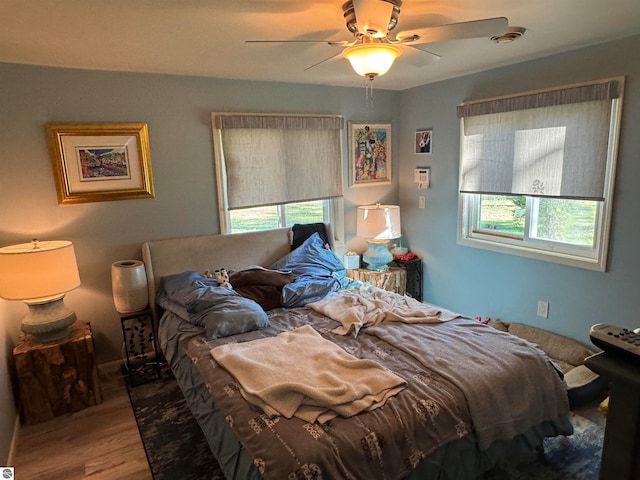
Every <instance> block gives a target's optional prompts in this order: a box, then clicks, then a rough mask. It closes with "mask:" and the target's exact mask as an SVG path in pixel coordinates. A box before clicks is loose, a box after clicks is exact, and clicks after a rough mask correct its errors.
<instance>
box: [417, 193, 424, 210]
mask: <svg viewBox="0 0 640 480" xmlns="http://www.w3.org/2000/svg"><path fill="white" fill-rule="evenodd" d="M424 207H425V200H424V195H420V196H419V197H418V208H424Z"/></svg>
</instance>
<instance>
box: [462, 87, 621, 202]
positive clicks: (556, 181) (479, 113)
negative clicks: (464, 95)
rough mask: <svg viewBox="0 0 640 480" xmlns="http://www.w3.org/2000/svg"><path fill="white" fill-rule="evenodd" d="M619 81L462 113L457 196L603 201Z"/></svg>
mask: <svg viewBox="0 0 640 480" xmlns="http://www.w3.org/2000/svg"><path fill="white" fill-rule="evenodd" d="M617 96H618V84H617V82H603V83H594V84H590V85H582V86H579V87H572V88H565V89H557V90H552V91H545V92H539V93H532V94H527V95H519V96H514V97H509V98H500V99H496V100H486V101H479V102H472V103H466V104H463V105H461V106H459V107H458V110H457V113H458V116H459V117H460V118H462V119H463V120H462V128H463V137H462V146H461V163H460V165H461V167H460V168H461V175H460V192H462V193H484V194H498V195H530V196H542V197H560V198H581V199H590V200H603V199H604V183H605V173H606V165H607V155H608V151H609V135H610V131H609V130H610V124H611V108H612V100H613V99H614V98H617Z"/></svg>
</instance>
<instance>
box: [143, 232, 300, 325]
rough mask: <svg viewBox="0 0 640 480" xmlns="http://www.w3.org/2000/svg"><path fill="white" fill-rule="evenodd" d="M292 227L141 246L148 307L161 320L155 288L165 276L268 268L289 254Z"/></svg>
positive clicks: (199, 237) (156, 319)
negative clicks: (191, 272) (251, 267)
mask: <svg viewBox="0 0 640 480" xmlns="http://www.w3.org/2000/svg"><path fill="white" fill-rule="evenodd" d="M289 232H290V229H289V228H279V229H276V230H265V231H259V232H247V233H232V234H221V235H201V236H196V237H185V238H173V239H169V240H157V241H152V242H145V243H143V244H142V260H143V261H144V265H145V269H146V273H147V283H148V289H149V306H150V307H151V310H152V312H153V316H154V320H155V321H156V322H157V321H158V311H157V306H156V301H155V298H156V289H157V288H158V285H159V284H160V279H161V278H162V277H164V276H166V275H171V274H174V273H180V272H184V271H186V270H193V271H196V272H201V273H202V272H204V270H205V269H206V268H209V269H211V270H215V269H218V268H226V269H227V270H239V269H241V268H244V267H247V266H249V265H261V266H263V267H267V266H269V265H271V264H272V263H274V262H275V261H276V260H278V259H280V258H281V257H282V256H284V255H286V254H287V253H289V251H290V249H291V248H290V241H289Z"/></svg>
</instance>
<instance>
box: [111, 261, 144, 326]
mask: <svg viewBox="0 0 640 480" xmlns="http://www.w3.org/2000/svg"><path fill="white" fill-rule="evenodd" d="M111 291H112V292H113V303H114V305H115V307H116V310H117V311H118V312H120V313H130V312H138V311H140V310H142V309H144V308H145V307H146V306H147V305H148V304H149V297H148V294H147V274H146V272H145V269H144V263H142V262H141V261H140V260H120V261H118V262H115V263H113V264H112V265H111Z"/></svg>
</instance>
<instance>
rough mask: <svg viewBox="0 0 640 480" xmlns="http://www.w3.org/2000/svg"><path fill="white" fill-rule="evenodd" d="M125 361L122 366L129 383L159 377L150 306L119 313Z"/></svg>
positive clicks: (134, 383)
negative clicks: (137, 310)
mask: <svg viewBox="0 0 640 480" xmlns="http://www.w3.org/2000/svg"><path fill="white" fill-rule="evenodd" d="M118 316H119V317H120V324H121V325H122V337H123V339H124V349H125V354H126V357H127V358H126V363H125V365H123V366H122V369H123V373H124V374H125V375H126V377H127V379H128V381H129V383H130V385H133V386H135V385H140V384H141V383H146V382H148V381H151V380H155V379H158V378H160V376H161V371H160V357H159V355H158V347H157V342H156V328H155V324H154V323H153V316H152V314H151V309H150V308H145V309H144V310H140V311H139V312H129V313H120V312H118Z"/></svg>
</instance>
